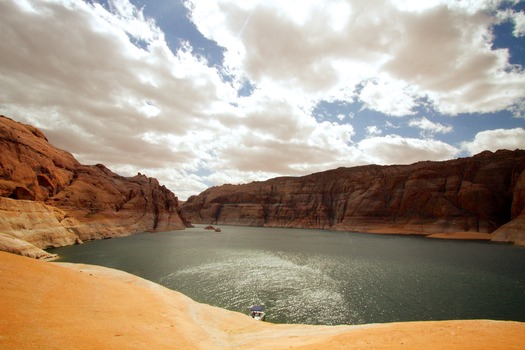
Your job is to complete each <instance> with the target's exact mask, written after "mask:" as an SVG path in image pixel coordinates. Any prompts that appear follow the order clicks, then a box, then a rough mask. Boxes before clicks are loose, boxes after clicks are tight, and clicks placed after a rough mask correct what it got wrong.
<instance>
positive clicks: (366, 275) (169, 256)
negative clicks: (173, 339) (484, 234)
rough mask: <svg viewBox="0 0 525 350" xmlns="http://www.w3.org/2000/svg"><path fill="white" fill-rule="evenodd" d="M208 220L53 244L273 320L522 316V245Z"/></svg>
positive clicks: (68, 256) (77, 257)
mask: <svg viewBox="0 0 525 350" xmlns="http://www.w3.org/2000/svg"><path fill="white" fill-rule="evenodd" d="M216 227H220V228H221V230H222V232H214V231H208V230H205V229H204V225H196V227H195V228H191V229H186V230H184V231H170V232H161V233H143V234H138V235H134V236H130V237H124V238H114V239H110V240H101V241H92V242H88V243H85V244H82V245H77V246H68V247H62V248H57V249H50V250H49V251H50V252H51V253H54V254H59V255H60V257H61V258H60V260H59V261H67V262H80V263H87V264H95V265H102V266H107V267H111V268H116V269H120V270H123V271H127V272H129V273H132V274H135V275H137V276H140V277H143V278H145V279H148V280H151V281H154V282H157V283H159V284H161V285H164V286H166V287H168V288H171V289H174V290H177V291H179V292H181V293H183V294H185V295H187V296H189V297H191V298H192V299H194V300H196V301H198V302H202V303H206V304H210V305H214V306H219V307H222V308H225V309H229V310H233V311H239V312H243V313H246V312H247V307H249V306H251V305H253V304H259V303H263V304H265V305H266V308H267V321H270V322H274V323H303V324H324V325H336V324H364V323H382V322H397V321H421V320H448V319H495V320H515V321H522V322H524V321H525V248H523V247H514V246H510V245H502V244H494V243H488V242H477V241H446V240H434V239H428V238H422V237H411V236H396V235H371V234H360V233H344V232H332V231H326V230H316V229H281V228H261V227H237V226H216Z"/></svg>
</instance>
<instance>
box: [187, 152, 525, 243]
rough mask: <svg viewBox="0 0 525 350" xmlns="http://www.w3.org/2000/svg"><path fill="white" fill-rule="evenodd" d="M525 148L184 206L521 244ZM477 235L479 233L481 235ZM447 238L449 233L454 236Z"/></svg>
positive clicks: (203, 218)
mask: <svg viewBox="0 0 525 350" xmlns="http://www.w3.org/2000/svg"><path fill="white" fill-rule="evenodd" d="M524 170H525V151H523V150H516V151H506V150H502V151H498V152H495V153H492V152H489V151H486V152H483V153H480V154H478V155H476V156H473V157H469V158H462V159H455V160H450V161H443V162H430V161H428V162H419V163H415V164H412V165H393V166H378V165H367V166H359V167H353V168H339V169H335V170H329V171H325V172H321V173H316V174H312V175H308V176H303V177H279V178H274V179H270V180H267V181H263V182H252V183H249V184H244V185H223V186H218V187H213V188H209V189H207V190H206V191H204V192H202V193H201V194H199V195H197V196H193V197H190V198H189V199H188V200H187V201H186V202H185V203H184V205H183V207H182V213H183V215H184V216H185V217H187V218H188V220H190V221H192V222H194V223H202V224H222V225H248V226H270V227H296V228H322V229H332V230H342V231H360V232H376V233H405V234H422V235H431V234H438V233H439V234H442V233H450V234H452V233H454V234H457V235H459V236H460V237H462V238H469V235H468V234H469V233H472V237H476V238H478V239H479V238H483V235H486V239H494V240H497V241H501V242H514V243H516V244H525V225H524V220H525V172H524ZM480 234H481V235H480ZM451 236H452V235H451Z"/></svg>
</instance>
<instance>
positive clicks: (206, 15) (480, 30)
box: [187, 0, 525, 116]
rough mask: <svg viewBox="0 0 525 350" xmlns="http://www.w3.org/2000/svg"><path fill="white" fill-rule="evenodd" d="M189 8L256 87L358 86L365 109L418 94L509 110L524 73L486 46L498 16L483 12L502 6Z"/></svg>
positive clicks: (403, 103)
mask: <svg viewBox="0 0 525 350" xmlns="http://www.w3.org/2000/svg"><path fill="white" fill-rule="evenodd" d="M187 3H188V4H189V6H190V7H191V8H192V14H193V17H192V18H193V20H194V22H195V24H196V25H197V27H198V28H199V29H200V30H201V32H202V33H203V34H204V35H206V36H207V37H208V38H210V39H212V40H215V41H217V42H218V43H219V45H221V46H223V47H225V48H226V50H227V52H226V55H225V61H226V64H227V66H228V67H229V69H230V71H231V72H234V73H235V74H238V75H239V79H240V77H242V78H245V77H248V78H249V79H250V80H251V81H252V82H254V84H256V85H257V86H258V87H259V88H262V89H268V90H273V89H275V86H277V85H278V86H281V87H285V89H286V93H287V95H292V94H301V95H305V94H306V95H308V96H310V98H312V99H316V100H323V99H325V100H326V99H330V98H333V96H337V95H338V94H340V93H341V92H342V91H344V96H346V97H347V98H352V97H353V96H354V95H355V94H356V93H357V91H358V89H357V87H358V86H359V85H360V84H362V83H365V89H363V91H362V92H361V99H362V100H363V101H364V102H365V104H366V106H367V108H370V109H373V110H377V111H379V112H383V113H387V114H390V115H394V116H401V115H409V114H413V110H414V107H415V106H417V105H418V103H419V102H418V99H420V98H425V97H426V98H427V99H428V101H430V102H431V103H432V104H434V105H435V108H436V109H438V110H439V111H440V112H442V113H446V114H452V115H455V114H459V113H476V112H480V113H487V112H495V111H500V110H504V109H509V108H513V106H514V108H517V107H516V105H517V104H518V102H519V100H520V99H522V98H523V97H524V92H523V91H524V89H523V86H524V84H525V73H524V72H523V71H522V70H516V69H512V67H511V66H510V65H509V63H508V52H507V51H506V50H503V49H500V50H492V48H491V40H492V36H491V33H490V30H491V26H492V25H493V24H494V23H496V22H498V18H497V16H495V17H490V16H489V13H493V12H495V11H496V10H497V9H498V6H499V4H500V3H503V1H497V0H485V1H476V2H471V1H468V2H467V1H459V2H458V1H452V0H447V1H445V0H442V1H439V0H435V1H392V2H385V1H378V0H366V1H365V0H348V1H338V2H335V3H334V4H332V2H330V5H327V4H326V3H319V2H315V1H306V2H301V5H300V6H294V5H293V4H292V3H288V2H287V3H286V5H285V4H284V3H283V2H282V1H277V0H275V1H272V0H264V1H263V0H259V1H257V0H252V1H247V2H242V3H239V2H238V1H235V0H220V1H218V2H216V3H210V2H202V1H192V0H188V1H187ZM332 5H333V6H332ZM338 6H340V7H341V8H344V11H342V12H343V13H345V14H346V15H345V16H340V15H339V13H338V11H334V8H336V7H338ZM516 18H520V17H519V16H516ZM247 19H249V21H248V23H247ZM331 23H337V25H336V27H337V28H334V27H333V26H332V25H331ZM241 27H242V28H243V31H242V34H243V35H242V37H239V36H238V33H239V30H240V29H241ZM517 28H519V26H517ZM385 77H388V78H385ZM366 82H368V83H366Z"/></svg>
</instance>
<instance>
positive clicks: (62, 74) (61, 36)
mask: <svg viewBox="0 0 525 350" xmlns="http://www.w3.org/2000/svg"><path fill="white" fill-rule="evenodd" d="M109 2H110V4H111V6H110V7H109V8H110V10H109V11H108V10H106V9H105V8H104V7H103V6H101V5H99V4H97V3H93V2H85V1H81V0H46V1H42V0H24V1H15V0H7V1H0V33H1V34H0V39H1V40H0V51H1V52H2V55H0V84H1V86H2V88H1V89H0V101H2V102H1V103H2V106H1V108H2V113H3V114H6V115H8V116H9V117H12V118H14V119H16V120H20V121H23V122H26V123H31V124H34V125H36V126H37V127H40V128H41V129H42V130H43V131H44V132H45V133H46V135H47V136H48V138H49V139H50V141H51V142H52V143H53V144H55V145H57V146H58V147H61V148H63V149H66V150H68V151H71V152H72V153H74V154H75V156H76V157H77V158H78V159H79V161H81V162H82V163H85V164H93V163H104V164H105V165H107V166H108V167H109V168H111V169H113V170H115V171H117V172H122V173H123V175H134V174H135V173H137V172H141V173H145V174H147V175H149V176H155V177H157V178H158V179H159V180H160V181H161V183H163V184H166V185H167V186H169V187H170V188H171V189H172V190H173V191H174V192H175V193H176V194H177V195H179V196H180V197H181V198H183V199H184V198H185V197H187V196H188V195H190V194H194V193H196V192H200V191H202V190H203V189H204V188H206V187H207V186H208V185H210V184H221V183H225V182H230V183H238V182H246V181H251V180H262V179H265V178H268V177H273V176H279V175H303V174H308V173H311V172H314V171H321V170H326V169H330V168H335V167H338V166H352V165H358V164H364V163H367V162H372V163H380V164H390V163H409V162H412V161H418V160H422V159H433V160H441V159H448V158H451V157H453V156H454V155H456V154H457V153H458V150H457V149H455V148H454V147H452V146H449V145H447V144H444V143H442V142H438V141H435V140H417V139H406V138H402V137H400V136H395V135H394V136H380V135H381V132H382V131H381V130H380V129H379V128H378V127H370V128H369V129H367V131H368V137H369V138H367V139H365V140H363V141H361V142H359V143H358V144H355V143H354V142H353V141H352V137H354V135H355V130H354V127H353V126H352V125H349V124H342V125H340V124H341V123H330V122H317V121H316V120H315V119H314V118H313V117H312V115H311V114H312V111H313V110H314V108H315V106H318V105H319V102H321V101H327V102H331V101H332V102H333V101H335V100H340V101H345V102H347V103H352V102H355V101H362V102H364V104H365V106H366V108H367V109H370V110H373V111H378V112H382V113H386V114H388V115H391V116H405V115H412V114H413V113H414V111H415V110H416V108H417V107H418V105H419V104H420V103H421V101H425V99H426V100H427V101H430V103H434V104H435V106H436V108H437V109H438V110H440V111H442V112H444V113H448V114H456V113H461V112H476V111H478V112H486V111H495V110H501V109H506V108H510V109H513V111H514V112H515V113H516V115H518V114H520V113H522V112H523V110H524V107H525V106H524V105H523V104H521V103H522V101H523V100H524V98H525V92H524V89H523V86H524V85H523V84H524V73H523V71H520V70H518V69H515V68H514V69H512V67H509V66H508V61H507V60H508V56H507V53H506V51H505V50H500V51H492V50H491V48H490V35H488V34H489V33H488V32H487V30H488V28H490V26H491V25H492V23H493V22H494V21H496V20H497V19H495V18H492V17H488V15H487V14H486V13H488V12H482V11H486V10H487V9H494V7H490V6H491V5H490V4H492V3H496V2H494V1H492V2H490V1H488V0H487V1H484V2H482V3H483V6H481V7H480V8H479V9H478V10H472V9H471V8H469V10H468V11H467V10H465V9H462V8H461V7H458V6H456V5H453V4H452V3H448V2H444V1H420V2H417V4H419V5H417V9H414V8H411V9H406V8H404V7H403V6H404V4H405V5H406V4H407V3H406V2H399V1H396V2H394V3H388V2H385V1H379V0H366V1H365V0H337V1H336V0H334V1H331V2H319V1H316V0H308V1H302V2H300V4H299V5H298V3H297V2H282V1H276V0H264V1H262V0H247V1H242V2H239V1H234V0H218V1H214V2H211V1H193V0H191V1H190V0H188V1H186V4H187V6H188V7H189V8H190V9H191V18H192V20H193V21H194V22H195V24H196V25H197V28H198V29H199V30H200V31H201V32H202V34H203V35H204V36H206V37H208V38H210V39H212V40H215V41H216V42H217V43H218V45H220V46H221V47H223V48H224V49H225V59H224V62H225V65H224V67H216V66H215V65H214V64H215V62H206V60H205V59H204V58H202V56H200V55H198V54H197V53H196V52H194V50H193V48H192V46H191V43H189V42H186V43H183V44H182V46H181V48H180V49H178V50H177V51H175V52H172V51H171V50H170V48H169V46H168V44H167V42H166V38H165V33H163V32H162V31H161V30H160V29H159V28H158V26H157V25H156V23H155V22H154V21H153V20H151V19H148V18H146V17H145V15H144V14H143V13H142V11H141V10H140V9H137V8H136V7H135V6H133V5H131V4H130V3H129V1H127V0H110V1H109ZM480 3H481V2H480ZM516 18H519V16H518V17H516ZM225 75H227V76H228V79H225V78H224V76H225ZM230 78H231V79H233V81H231V79H230ZM245 83H249V85H250V86H253V91H252V93H251V95H250V96H247V97H246V96H245V97H238V95H237V90H238V89H239V88H240V86H242V85H244V84H245ZM358 93H359V96H358V95H357V94H358ZM520 101H521V102H520ZM337 113H340V112H337ZM345 113H346V116H347V117H348V118H347V117H346V116H345V115H344V114H341V115H334V116H333V117H334V118H338V119H339V122H351V123H355V125H359V123H361V122H362V121H363V120H362V119H361V118H362V116H361V115H360V113H354V112H345ZM331 120H333V119H331ZM411 123H412V126H413V127H418V128H420V129H422V130H423V131H425V132H426V133H438V132H439V133H444V132H446V131H447V128H448V126H446V125H441V124H438V123H434V122H431V121H429V120H427V119H425V118H422V119H420V120H418V119H413V121H412V122H411ZM368 124H370V123H368ZM365 125H367V124H365Z"/></svg>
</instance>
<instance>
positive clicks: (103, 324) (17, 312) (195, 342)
mask: <svg viewBox="0 0 525 350" xmlns="http://www.w3.org/2000/svg"><path fill="white" fill-rule="evenodd" d="M0 280H1V281H2V284H1V285H0V309H1V310H2V317H1V318H0V348H2V349H207V350H209V349H290V348H294V349H478V350H479V349H505V350H511V349H516V350H517V349H523V345H524V344H525V323H521V322H503V321H490V320H470V321H439V322H408V323H392V324H374V325H361V326H334V327H330V326H305V325H276V324H270V323H266V322H259V321H255V320H253V319H251V318H250V317H248V316H245V315H242V314H239V313H235V312H231V311H227V310H222V309H219V308H215V307H211V306H208V305H204V304H199V303H197V302H195V301H192V300H191V299H189V298H188V297H186V296H184V295H182V294H180V293H178V292H175V291H172V290H169V289H166V288H164V287H162V286H159V285H157V284H155V283H153V282H149V281H146V280H143V279H140V278H138V277H136V276H133V275H130V274H127V273H124V272H121V271H117V270H112V269H108V268H103V267H97V266H90V265H77V264H62V263H60V264H58V263H49V262H44V261H38V260H35V259H30V258H26V257H21V256H17V255H14V254H9V253H4V252H0Z"/></svg>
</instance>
